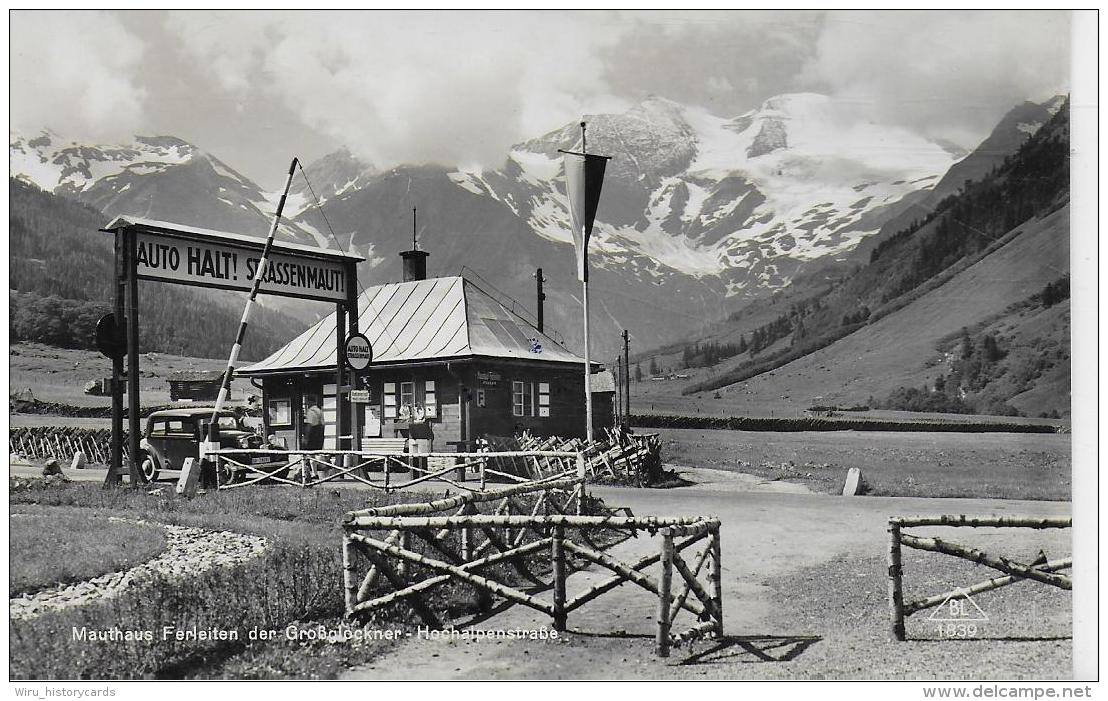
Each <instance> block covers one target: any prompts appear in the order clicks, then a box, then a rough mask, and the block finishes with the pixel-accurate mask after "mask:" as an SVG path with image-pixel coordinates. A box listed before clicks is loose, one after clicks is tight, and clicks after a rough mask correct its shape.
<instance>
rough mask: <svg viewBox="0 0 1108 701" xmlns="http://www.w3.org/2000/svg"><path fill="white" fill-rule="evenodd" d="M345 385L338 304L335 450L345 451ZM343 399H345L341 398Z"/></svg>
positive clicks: (343, 323)
mask: <svg viewBox="0 0 1108 701" xmlns="http://www.w3.org/2000/svg"><path fill="white" fill-rule="evenodd" d="M345 384H346V305H345V304H343V303H342V302H339V303H338V304H336V305H335V450H346V449H348V448H349V447H350V446H347V445H343V438H342V437H343V436H344V435H346V429H347V423H346V417H345V416H344V409H345V408H346V405H347V403H348V401H349V399H350V395H349V394H347V393H344V392H343V391H342V388H343V385H345ZM343 397H345V399H344V398H343ZM319 408H320V409H323V397H320V407H319Z"/></svg>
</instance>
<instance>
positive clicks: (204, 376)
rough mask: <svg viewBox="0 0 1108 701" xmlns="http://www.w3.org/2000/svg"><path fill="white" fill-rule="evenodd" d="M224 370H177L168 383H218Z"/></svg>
mask: <svg viewBox="0 0 1108 701" xmlns="http://www.w3.org/2000/svg"><path fill="white" fill-rule="evenodd" d="M224 372H226V371H225V370H178V371H177V372H174V373H171V374H170V376H169V381H170V382H220V381H222V380H223V373H224Z"/></svg>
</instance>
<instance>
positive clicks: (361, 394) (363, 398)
mask: <svg viewBox="0 0 1108 701" xmlns="http://www.w3.org/2000/svg"><path fill="white" fill-rule="evenodd" d="M350 401H352V402H357V403H358V404H369V390H368V389H352V390H350Z"/></svg>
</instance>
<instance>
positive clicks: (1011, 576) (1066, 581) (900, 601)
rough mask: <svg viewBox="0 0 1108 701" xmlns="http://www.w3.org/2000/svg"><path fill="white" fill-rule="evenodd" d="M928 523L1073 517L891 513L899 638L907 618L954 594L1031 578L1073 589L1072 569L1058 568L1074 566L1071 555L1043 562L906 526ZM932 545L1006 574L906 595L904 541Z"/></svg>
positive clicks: (1059, 524) (1062, 523)
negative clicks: (928, 535) (931, 593)
mask: <svg viewBox="0 0 1108 701" xmlns="http://www.w3.org/2000/svg"><path fill="white" fill-rule="evenodd" d="M925 526H950V527H960V528H1035V529H1044V528H1071V527H1072V526H1073V519H1072V518H1069V517H1045V518H1043V517H1031V516H982V517H973V516H965V515H943V516H915V517H893V518H890V519H889V615H890V618H891V620H892V635H893V638H895V639H896V640H904V639H905V638H906V634H905V628H904V619H905V618H906V617H908V616H911V615H912V614H914V613H918V612H920V611H923V610H926V609H929V608H933V607H935V606H940V605H942V604H943V603H944V602H946V601H947V600H949V599H951V598H953V597H958V596H961V597H969V596H973V595H975V594H980V593H983V592H987V591H992V590H994V589H999V588H1000V587H1005V586H1008V585H1009V584H1014V583H1016V582H1019V581H1023V580H1031V581H1035V582H1039V583H1041V584H1046V585H1048V586H1052V587H1057V588H1059V589H1066V590H1070V589H1072V588H1073V583H1072V580H1071V578H1070V577H1069V575H1065V574H1058V571H1059V570H1064V569H1069V568H1071V567H1073V558H1069V557H1067V558H1063V559H1058V560H1049V561H1047V562H1043V563H1033V564H1024V563H1021V562H1017V561H1015V560H1012V559H1009V558H1006V557H1003V556H997V555H990V554H989V553H986V552H983V551H981V550H977V549H975V548H969V547H966V546H963V545H959V544H957V543H950V542H947V541H945V540H940V539H939V538H924V537H920V536H916V535H911V534H909V533H904V532H903V529H905V528H912V527H925ZM902 546H906V547H909V548H916V549H918V550H928V551H930V552H936V553H941V554H943V555H951V556H953V557H958V558H961V559H964V560H969V561H970V562H973V563H975V564H978V565H985V566H986V567H991V568H992V569H995V570H998V571H1000V572H1002V573H1003V576H1000V577H994V578H993V579H989V580H986V581H984V582H980V583H978V584H974V585H972V586H969V587H961V588H958V589H955V590H953V591H949V592H945V593H943V594H936V595H935V596H928V597H925V598H923V599H918V600H916V601H910V602H907V603H905V601H904V567H903V564H902V562H901V547H902Z"/></svg>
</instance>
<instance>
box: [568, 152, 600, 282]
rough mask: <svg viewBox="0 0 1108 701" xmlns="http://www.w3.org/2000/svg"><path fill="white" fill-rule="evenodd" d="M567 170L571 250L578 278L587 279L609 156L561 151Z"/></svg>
mask: <svg viewBox="0 0 1108 701" xmlns="http://www.w3.org/2000/svg"><path fill="white" fill-rule="evenodd" d="M562 153H563V154H564V156H563V158H562V161H563V163H564V164H565V169H566V193H567V194H568V195H569V221H570V229H571V230H572V233H573V248H574V250H575V251H576V253H577V279H578V280H580V281H581V282H588V280H589V260H588V248H589V238H590V237H591V236H592V223H593V219H595V218H596V207H597V205H598V204H600V188H601V187H603V185H604V167H605V166H606V165H608V159H609V158H611V156H597V155H594V154H591V153H573V152H571V151H562Z"/></svg>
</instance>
